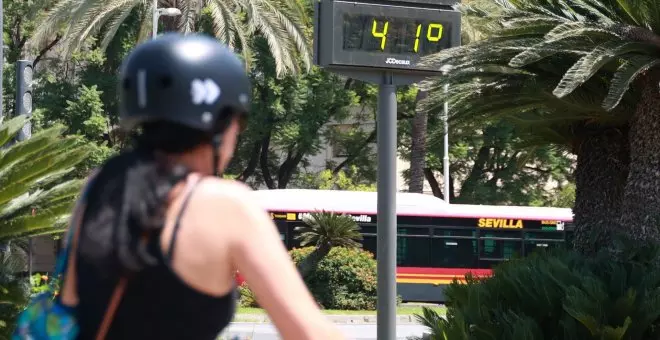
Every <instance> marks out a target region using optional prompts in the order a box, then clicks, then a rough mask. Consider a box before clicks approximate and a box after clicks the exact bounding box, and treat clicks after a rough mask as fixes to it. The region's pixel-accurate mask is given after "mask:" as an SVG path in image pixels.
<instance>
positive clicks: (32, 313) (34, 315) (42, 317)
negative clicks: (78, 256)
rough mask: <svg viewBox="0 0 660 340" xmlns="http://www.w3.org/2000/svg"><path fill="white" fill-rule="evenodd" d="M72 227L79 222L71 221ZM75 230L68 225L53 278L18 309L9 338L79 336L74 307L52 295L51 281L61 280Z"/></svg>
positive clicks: (45, 339)
mask: <svg viewBox="0 0 660 340" xmlns="http://www.w3.org/2000/svg"><path fill="white" fill-rule="evenodd" d="M78 224H79V223H78ZM71 227H76V228H78V227H80V226H79V225H73V224H72V226H71ZM74 234H75V231H74V230H73V228H69V234H68V237H67V243H66V248H65V249H64V251H62V252H60V254H59V255H58V258H57V266H56V269H55V275H54V276H55V277H54V280H52V281H51V284H49V288H48V290H47V291H45V292H43V293H41V294H39V295H37V296H36V297H34V298H33V299H32V301H30V304H29V305H28V307H27V308H26V309H25V310H24V311H23V312H22V313H21V315H20V316H19V318H18V324H17V326H16V330H15V331H14V334H13V335H12V340H22V339H34V340H49V339H53V340H55V339H57V340H73V339H76V337H77V336H78V331H79V329H78V323H77V321H76V316H75V308H72V307H69V306H65V305H63V304H62V302H61V301H60V298H59V297H58V296H56V295H55V288H54V287H53V285H54V284H53V283H52V282H53V281H57V280H61V279H62V278H61V277H62V274H63V273H66V270H67V267H68V263H69V261H68V259H69V254H70V252H71V250H70V249H71V243H72V242H73V235H74Z"/></svg>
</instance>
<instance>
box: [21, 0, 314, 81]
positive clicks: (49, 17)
mask: <svg viewBox="0 0 660 340" xmlns="http://www.w3.org/2000/svg"><path fill="white" fill-rule="evenodd" d="M46 2H48V1H46ZM50 2H52V4H50V6H49V7H48V9H47V10H46V11H45V12H44V15H43V18H41V19H40V22H41V24H40V25H39V26H38V27H37V28H36V30H35V32H34V34H33V35H32V37H31V39H30V43H31V45H33V46H36V47H41V46H44V45H46V44H48V41H49V40H51V39H52V37H53V36H55V35H56V34H62V46H64V50H65V54H66V55H69V54H71V53H72V52H74V51H76V50H78V49H80V48H81V47H82V46H83V44H84V43H85V42H86V41H88V38H90V37H97V36H99V37H100V40H99V43H100V46H101V47H102V48H105V47H107V46H108V45H109V44H110V42H111V41H112V40H113V38H114V36H115V34H116V33H117V31H118V30H119V28H120V26H121V25H122V24H123V23H124V21H125V20H126V19H127V18H128V17H129V16H130V15H131V13H133V12H134V11H139V14H140V16H141V19H140V22H141V24H140V30H139V32H140V34H139V40H144V39H148V38H149V37H150V35H151V32H152V13H153V2H152V1H145V0H50ZM157 5H158V8H171V7H175V8H179V9H180V10H181V12H182V15H181V16H179V17H176V18H163V19H162V20H163V21H166V22H172V23H173V25H171V26H172V27H167V28H168V29H169V30H176V31H180V32H184V33H190V32H194V31H199V26H200V18H201V16H202V13H208V14H209V15H210V19H211V21H212V23H213V30H214V33H215V36H216V37H217V38H218V39H220V40H221V41H223V42H224V43H226V44H227V45H228V46H230V47H232V48H235V49H237V50H239V51H240V52H242V53H243V54H244V56H245V60H246V61H247V62H248V63H249V61H250V39H251V37H252V36H253V35H255V34H258V35H260V36H263V37H264V38H265V39H266V40H267V41H268V46H269V48H270V52H271V53H272V54H273V56H274V57H275V60H276V63H277V71H278V74H284V73H288V72H293V71H297V70H299V64H298V63H297V56H298V55H301V56H302V57H303V60H304V65H305V66H306V67H307V68H309V67H310V66H311V52H310V51H311V49H310V47H309V45H308V43H309V41H308V39H306V36H305V32H304V25H305V23H306V22H307V21H308V19H307V16H306V13H305V8H304V4H303V3H302V2H300V1H298V0H179V1H173V0H158V1H157Z"/></svg>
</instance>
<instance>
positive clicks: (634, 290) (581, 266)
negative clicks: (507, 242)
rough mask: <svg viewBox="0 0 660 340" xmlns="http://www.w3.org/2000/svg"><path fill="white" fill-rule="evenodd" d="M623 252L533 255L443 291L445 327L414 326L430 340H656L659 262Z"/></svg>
mask: <svg viewBox="0 0 660 340" xmlns="http://www.w3.org/2000/svg"><path fill="white" fill-rule="evenodd" d="M658 250H659V249H657V248H641V247H626V248H625V249H623V251H622V252H621V253H620V254H625V256H619V258H615V257H613V256H612V255H610V254H611V253H605V252H602V253H600V254H598V255H597V256H596V257H593V258H587V257H584V256H582V255H580V254H578V253H575V252H571V251H566V250H564V251H555V252H551V253H545V252H540V253H537V254H534V255H531V256H529V257H527V258H523V259H516V260H512V261H509V262H507V263H504V264H502V265H500V266H499V267H497V268H495V270H494V275H493V276H492V277H491V278H488V279H485V280H482V281H478V280H476V279H473V278H468V282H467V284H458V283H457V282H455V283H453V284H451V285H450V286H449V287H448V289H447V290H446V291H445V294H446V296H447V299H448V301H447V307H448V309H447V319H446V320H444V319H442V318H437V315H434V313H432V312H431V311H430V310H425V312H424V315H422V316H418V318H419V319H420V320H421V321H422V323H423V324H425V325H426V326H427V327H429V329H430V331H431V333H432V335H431V337H430V339H452V340H462V339H464V340H468V339H470V340H481V339H489V340H499V339H502V340H505V339H506V340H529V339H533V340H582V339H602V340H624V339H625V340H642V339H644V340H645V339H658V338H660V328H659V326H660V266H659V264H660V256H659V252H658Z"/></svg>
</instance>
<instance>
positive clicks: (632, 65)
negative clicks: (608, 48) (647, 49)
mask: <svg viewBox="0 0 660 340" xmlns="http://www.w3.org/2000/svg"><path fill="white" fill-rule="evenodd" d="M658 65H660V57H653V56H645V55H633V56H630V57H628V58H626V59H625V61H624V62H623V63H622V64H621V66H619V69H618V70H617V71H616V73H615V74H614V77H613V78H612V81H611V83H610V89H609V91H608V93H607V97H605V100H603V108H605V110H608V111H610V110H612V109H614V108H615V107H616V106H617V105H619V103H620V102H621V99H623V96H624V95H625V93H626V91H628V88H629V87H630V84H631V83H632V82H633V81H634V80H635V78H637V76H638V75H639V74H640V73H642V72H644V71H646V70H648V69H650V68H652V67H654V66H658Z"/></svg>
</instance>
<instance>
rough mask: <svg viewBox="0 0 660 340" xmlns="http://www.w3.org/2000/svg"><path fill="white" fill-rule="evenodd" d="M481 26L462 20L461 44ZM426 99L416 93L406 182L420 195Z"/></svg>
mask: <svg viewBox="0 0 660 340" xmlns="http://www.w3.org/2000/svg"><path fill="white" fill-rule="evenodd" d="M462 3H463V4H465V5H479V6H482V7H485V8H488V9H489V10H491V11H497V10H498V9H497V8H496V7H495V6H493V5H492V3H491V1H484V0H465V1H463V2H462ZM470 19H472V20H470ZM481 24H482V23H481V21H480V20H479V18H466V19H465V20H463V22H462V25H461V29H462V32H461V43H463V44H469V43H470V42H471V41H475V40H478V39H479V38H480V37H481V35H482V33H481V31H480V30H479V27H480V25H481ZM426 97H427V93H426V91H424V90H420V91H419V92H418V93H417V98H415V102H416V103H417V104H418V105H417V106H418V107H417V108H416V110H415V115H414V116H413V118H412V121H411V131H410V142H411V143H410V179H409V181H408V183H409V184H408V191H409V192H416V193H420V194H421V193H423V191H424V179H425V175H424V168H425V167H426V143H427V141H426V139H427V126H428V116H427V112H426V111H425V110H422V109H420V108H419V107H421V105H419V103H420V102H421V101H422V100H424V99H425V98H426Z"/></svg>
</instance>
